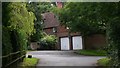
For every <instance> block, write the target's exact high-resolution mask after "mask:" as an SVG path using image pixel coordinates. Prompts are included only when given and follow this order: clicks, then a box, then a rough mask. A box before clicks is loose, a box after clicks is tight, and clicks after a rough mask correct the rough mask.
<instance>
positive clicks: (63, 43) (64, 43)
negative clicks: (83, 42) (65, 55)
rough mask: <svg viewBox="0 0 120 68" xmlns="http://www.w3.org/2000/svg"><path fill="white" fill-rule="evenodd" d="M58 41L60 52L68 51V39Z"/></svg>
mask: <svg viewBox="0 0 120 68" xmlns="http://www.w3.org/2000/svg"><path fill="white" fill-rule="evenodd" d="M60 41H61V42H60V43H61V50H70V46H69V38H68V37H64V38H60Z"/></svg>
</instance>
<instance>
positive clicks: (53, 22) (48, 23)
mask: <svg viewBox="0 0 120 68" xmlns="http://www.w3.org/2000/svg"><path fill="white" fill-rule="evenodd" d="M42 18H43V20H44V23H43V24H44V28H50V27H56V26H59V22H58V20H57V18H56V16H55V15H54V14H53V13H52V12H46V13H44V14H42Z"/></svg>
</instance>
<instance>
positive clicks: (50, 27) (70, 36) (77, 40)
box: [42, 12, 83, 50]
mask: <svg viewBox="0 0 120 68" xmlns="http://www.w3.org/2000/svg"><path fill="white" fill-rule="evenodd" d="M42 16H43V21H44V29H43V30H44V32H45V33H46V34H48V35H55V36H56V37H57V38H58V43H57V44H56V49H60V50H76V49H83V44H82V42H83V41H82V36H81V35H80V33H78V32H77V33H70V32H69V28H68V27H65V26H64V25H61V24H60V22H59V21H58V20H57V17H56V16H55V15H54V14H53V13H51V12H46V13H44V14H42Z"/></svg>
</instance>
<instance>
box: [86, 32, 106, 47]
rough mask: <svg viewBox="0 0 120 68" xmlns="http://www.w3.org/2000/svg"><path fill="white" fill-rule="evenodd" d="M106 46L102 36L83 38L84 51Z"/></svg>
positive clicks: (104, 38)
mask: <svg viewBox="0 0 120 68" xmlns="http://www.w3.org/2000/svg"><path fill="white" fill-rule="evenodd" d="M106 45H107V43H106V37H105V35H102V34H95V35H91V36H88V37H85V38H84V46H85V49H100V48H103V47H104V46H106Z"/></svg>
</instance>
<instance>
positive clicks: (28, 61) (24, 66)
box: [20, 58, 39, 68]
mask: <svg viewBox="0 0 120 68" xmlns="http://www.w3.org/2000/svg"><path fill="white" fill-rule="evenodd" d="M38 61H39V59H37V58H24V60H23V62H22V63H21V64H20V68H35V66H36V64H37V63H38Z"/></svg>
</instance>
